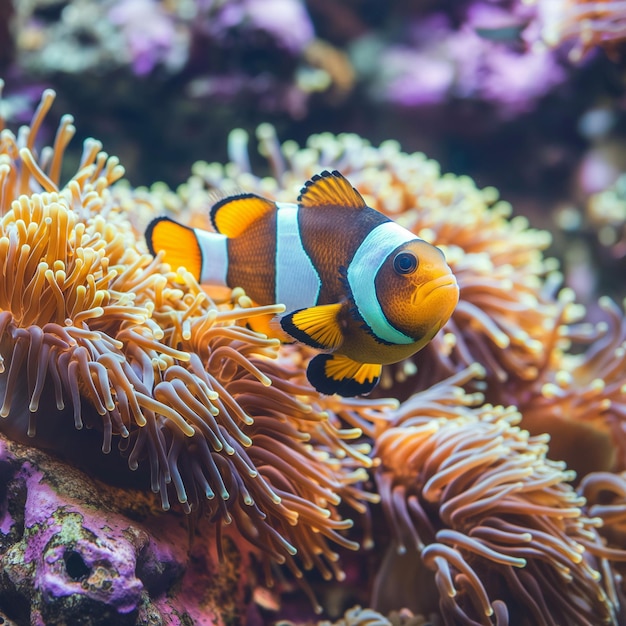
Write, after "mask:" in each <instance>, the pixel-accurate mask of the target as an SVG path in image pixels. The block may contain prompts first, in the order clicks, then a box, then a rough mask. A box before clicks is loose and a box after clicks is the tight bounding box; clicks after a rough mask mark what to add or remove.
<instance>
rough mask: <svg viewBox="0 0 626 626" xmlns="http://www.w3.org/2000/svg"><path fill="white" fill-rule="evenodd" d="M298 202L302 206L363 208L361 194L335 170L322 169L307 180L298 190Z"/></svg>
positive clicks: (364, 206) (363, 203)
mask: <svg viewBox="0 0 626 626" xmlns="http://www.w3.org/2000/svg"><path fill="white" fill-rule="evenodd" d="M298 204H299V205H300V206H301V207H302V208H320V207H342V208H344V207H345V208H347V209H365V208H366V207H367V204H365V200H363V198H362V196H361V194H360V193H359V192H358V191H357V190H356V189H355V188H354V187H353V186H352V185H351V184H350V183H349V182H348V180H347V179H346V178H344V176H343V175H342V174H340V173H339V172H338V171H337V170H333V171H332V172H329V171H327V170H324V171H323V172H322V173H321V174H316V175H315V176H313V178H311V180H309V181H307V182H306V183H305V185H304V187H302V189H301V190H300V195H299V196H298Z"/></svg>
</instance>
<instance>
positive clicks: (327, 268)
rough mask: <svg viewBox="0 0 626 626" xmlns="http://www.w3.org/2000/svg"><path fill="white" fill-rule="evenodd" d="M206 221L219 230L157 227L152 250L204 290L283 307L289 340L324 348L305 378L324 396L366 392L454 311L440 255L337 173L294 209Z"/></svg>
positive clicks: (314, 185) (253, 201)
mask: <svg viewBox="0 0 626 626" xmlns="http://www.w3.org/2000/svg"><path fill="white" fill-rule="evenodd" d="M211 221H212V223H213V226H214V228H215V231H216V232H210V231H206V230H201V229H192V228H189V227H187V226H184V225H182V224H179V223H177V222H175V221H174V220H171V219H169V218H167V217H163V218H157V219H156V220H154V221H153V222H152V223H151V224H150V225H149V226H148V229H147V231H146V240H147V242H148V247H149V248H150V251H151V252H152V253H153V254H156V253H157V252H160V251H164V252H165V261H166V262H168V263H169V264H170V265H172V266H173V267H179V266H185V267H187V269H188V270H190V271H191V272H193V273H194V274H195V275H196V278H197V279H198V280H199V281H200V282H201V283H205V284H214V285H224V286H229V287H243V289H244V290H245V291H246V293H247V294H248V295H249V296H250V298H252V300H254V301H255V302H256V303H258V304H261V305H263V304H272V303H282V304H284V305H285V307H286V311H285V314H284V315H282V316H281V317H280V318H279V320H278V322H279V324H280V327H281V328H282V331H284V333H286V334H287V335H288V336H289V337H291V338H293V339H294V340H296V341H300V342H302V343H305V344H307V345H309V346H312V347H314V348H316V349H318V350H319V351H320V354H318V355H316V356H315V357H313V358H312V359H311V361H310V363H309V366H308V369H307V376H308V379H309V381H310V382H311V384H312V385H313V386H314V387H315V388H316V389H317V390H318V391H320V392H322V393H326V394H332V393H338V394H340V395H344V396H353V395H360V394H364V393H368V392H369V391H371V390H372V389H373V388H374V386H375V385H376V383H377V382H378V379H379V377H380V372H381V368H382V365H383V364H387V363H395V362H397V361H400V360H402V359H404V358H407V357H409V356H411V355H412V354H414V353H415V352H417V351H418V350H420V349H421V348H423V347H424V346H425V345H426V344H427V343H428V342H429V341H430V340H431V339H432V338H433V337H434V336H435V334H436V333H437V332H438V331H439V330H440V329H441V327H442V326H443V325H444V324H445V323H446V322H447V321H448V319H449V317H450V315H451V314H452V312H453V311H454V308H455V307H456V304H457V302H458V298H459V289H458V286H457V283H456V280H455V277H454V275H453V274H452V272H451V270H450V268H449V266H448V264H447V263H446V260H445V258H444V255H443V253H442V252H441V251H440V250H439V249H438V248H436V247H435V246H433V245H431V244H429V243H427V242H426V241H424V240H422V239H419V238H418V237H416V236H415V235H414V234H413V233H411V232H410V231H408V230H406V229H405V228H403V227H401V226H399V225H398V224H396V223H395V222H394V221H392V220H390V219H389V218H387V217H386V216H384V215H383V214H381V213H379V212H378V211H376V210H374V209H372V208H370V207H368V206H367V205H366V203H365V201H364V200H363V198H362V197H361V195H360V194H359V193H358V191H356V189H354V188H353V187H352V185H351V184H350V183H349V182H348V181H347V180H346V179H345V178H344V177H343V176H342V175H341V174H340V173H339V172H337V171H333V172H327V171H324V172H322V173H321V174H320V175H317V176H314V177H313V178H312V179H311V180H310V181H308V182H307V183H306V184H305V186H304V187H303V188H302V191H301V193H300V196H299V197H298V199H297V203H294V204H288V203H280V202H274V201H272V200H268V199H266V198H263V197H261V196H258V195H255V194H252V193H242V194H239V195H235V196H230V197H228V198H224V199H222V200H220V201H219V202H217V203H216V204H215V205H214V206H213V207H212V209H211Z"/></svg>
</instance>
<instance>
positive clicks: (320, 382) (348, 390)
mask: <svg viewBox="0 0 626 626" xmlns="http://www.w3.org/2000/svg"><path fill="white" fill-rule="evenodd" d="M332 358H333V355H332V354H318V355H316V356H314V357H313V358H312V359H311V360H310V361H309V365H308V367H307V370H306V377H307V378H308V380H309V382H310V383H311V384H312V385H313V387H315V389H316V390H317V391H319V392H320V393H323V394H326V395H329V396H332V395H333V394H334V393H336V394H339V395H340V396H343V397H344V398H351V397H354V396H361V395H363V394H366V393H369V392H370V391H372V389H374V387H376V385H377V384H378V381H379V378H378V377H377V378H375V379H374V380H373V381H371V382H367V383H359V382H357V381H356V380H354V379H353V378H344V379H343V380H335V379H334V378H329V377H328V376H326V372H325V366H326V363H327V361H329V360H330V359H332Z"/></svg>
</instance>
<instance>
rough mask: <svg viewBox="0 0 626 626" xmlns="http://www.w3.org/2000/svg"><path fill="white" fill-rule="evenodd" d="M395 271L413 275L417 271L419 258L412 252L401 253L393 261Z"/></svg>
mask: <svg viewBox="0 0 626 626" xmlns="http://www.w3.org/2000/svg"><path fill="white" fill-rule="evenodd" d="M393 269H394V270H396V272H398V274H412V273H413V272H414V271H415V270H416V269H417V257H416V256H415V255H414V254H412V253H411V252H399V253H398V254H396V256H395V258H394V260H393Z"/></svg>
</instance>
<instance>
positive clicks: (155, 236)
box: [146, 217, 202, 280]
mask: <svg viewBox="0 0 626 626" xmlns="http://www.w3.org/2000/svg"><path fill="white" fill-rule="evenodd" d="M146 243H147V245H148V250H150V253H151V254H153V255H157V254H158V253H159V252H164V253H165V254H164V257H163V260H164V261H165V263H167V264H168V265H169V266H170V267H171V268H172V269H173V270H177V269H178V268H179V267H185V268H187V269H188V270H189V271H190V272H191V273H192V274H193V275H194V276H195V278H196V280H199V279H200V275H201V272H202V251H201V249H200V244H199V242H198V237H197V236H196V233H195V232H194V230H193V228H190V227H189V226H184V225H183V224H179V223H178V222H175V221H174V220H172V219H170V218H169V217H157V218H156V219H155V220H152V222H150V224H148V228H147V229H146Z"/></svg>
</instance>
